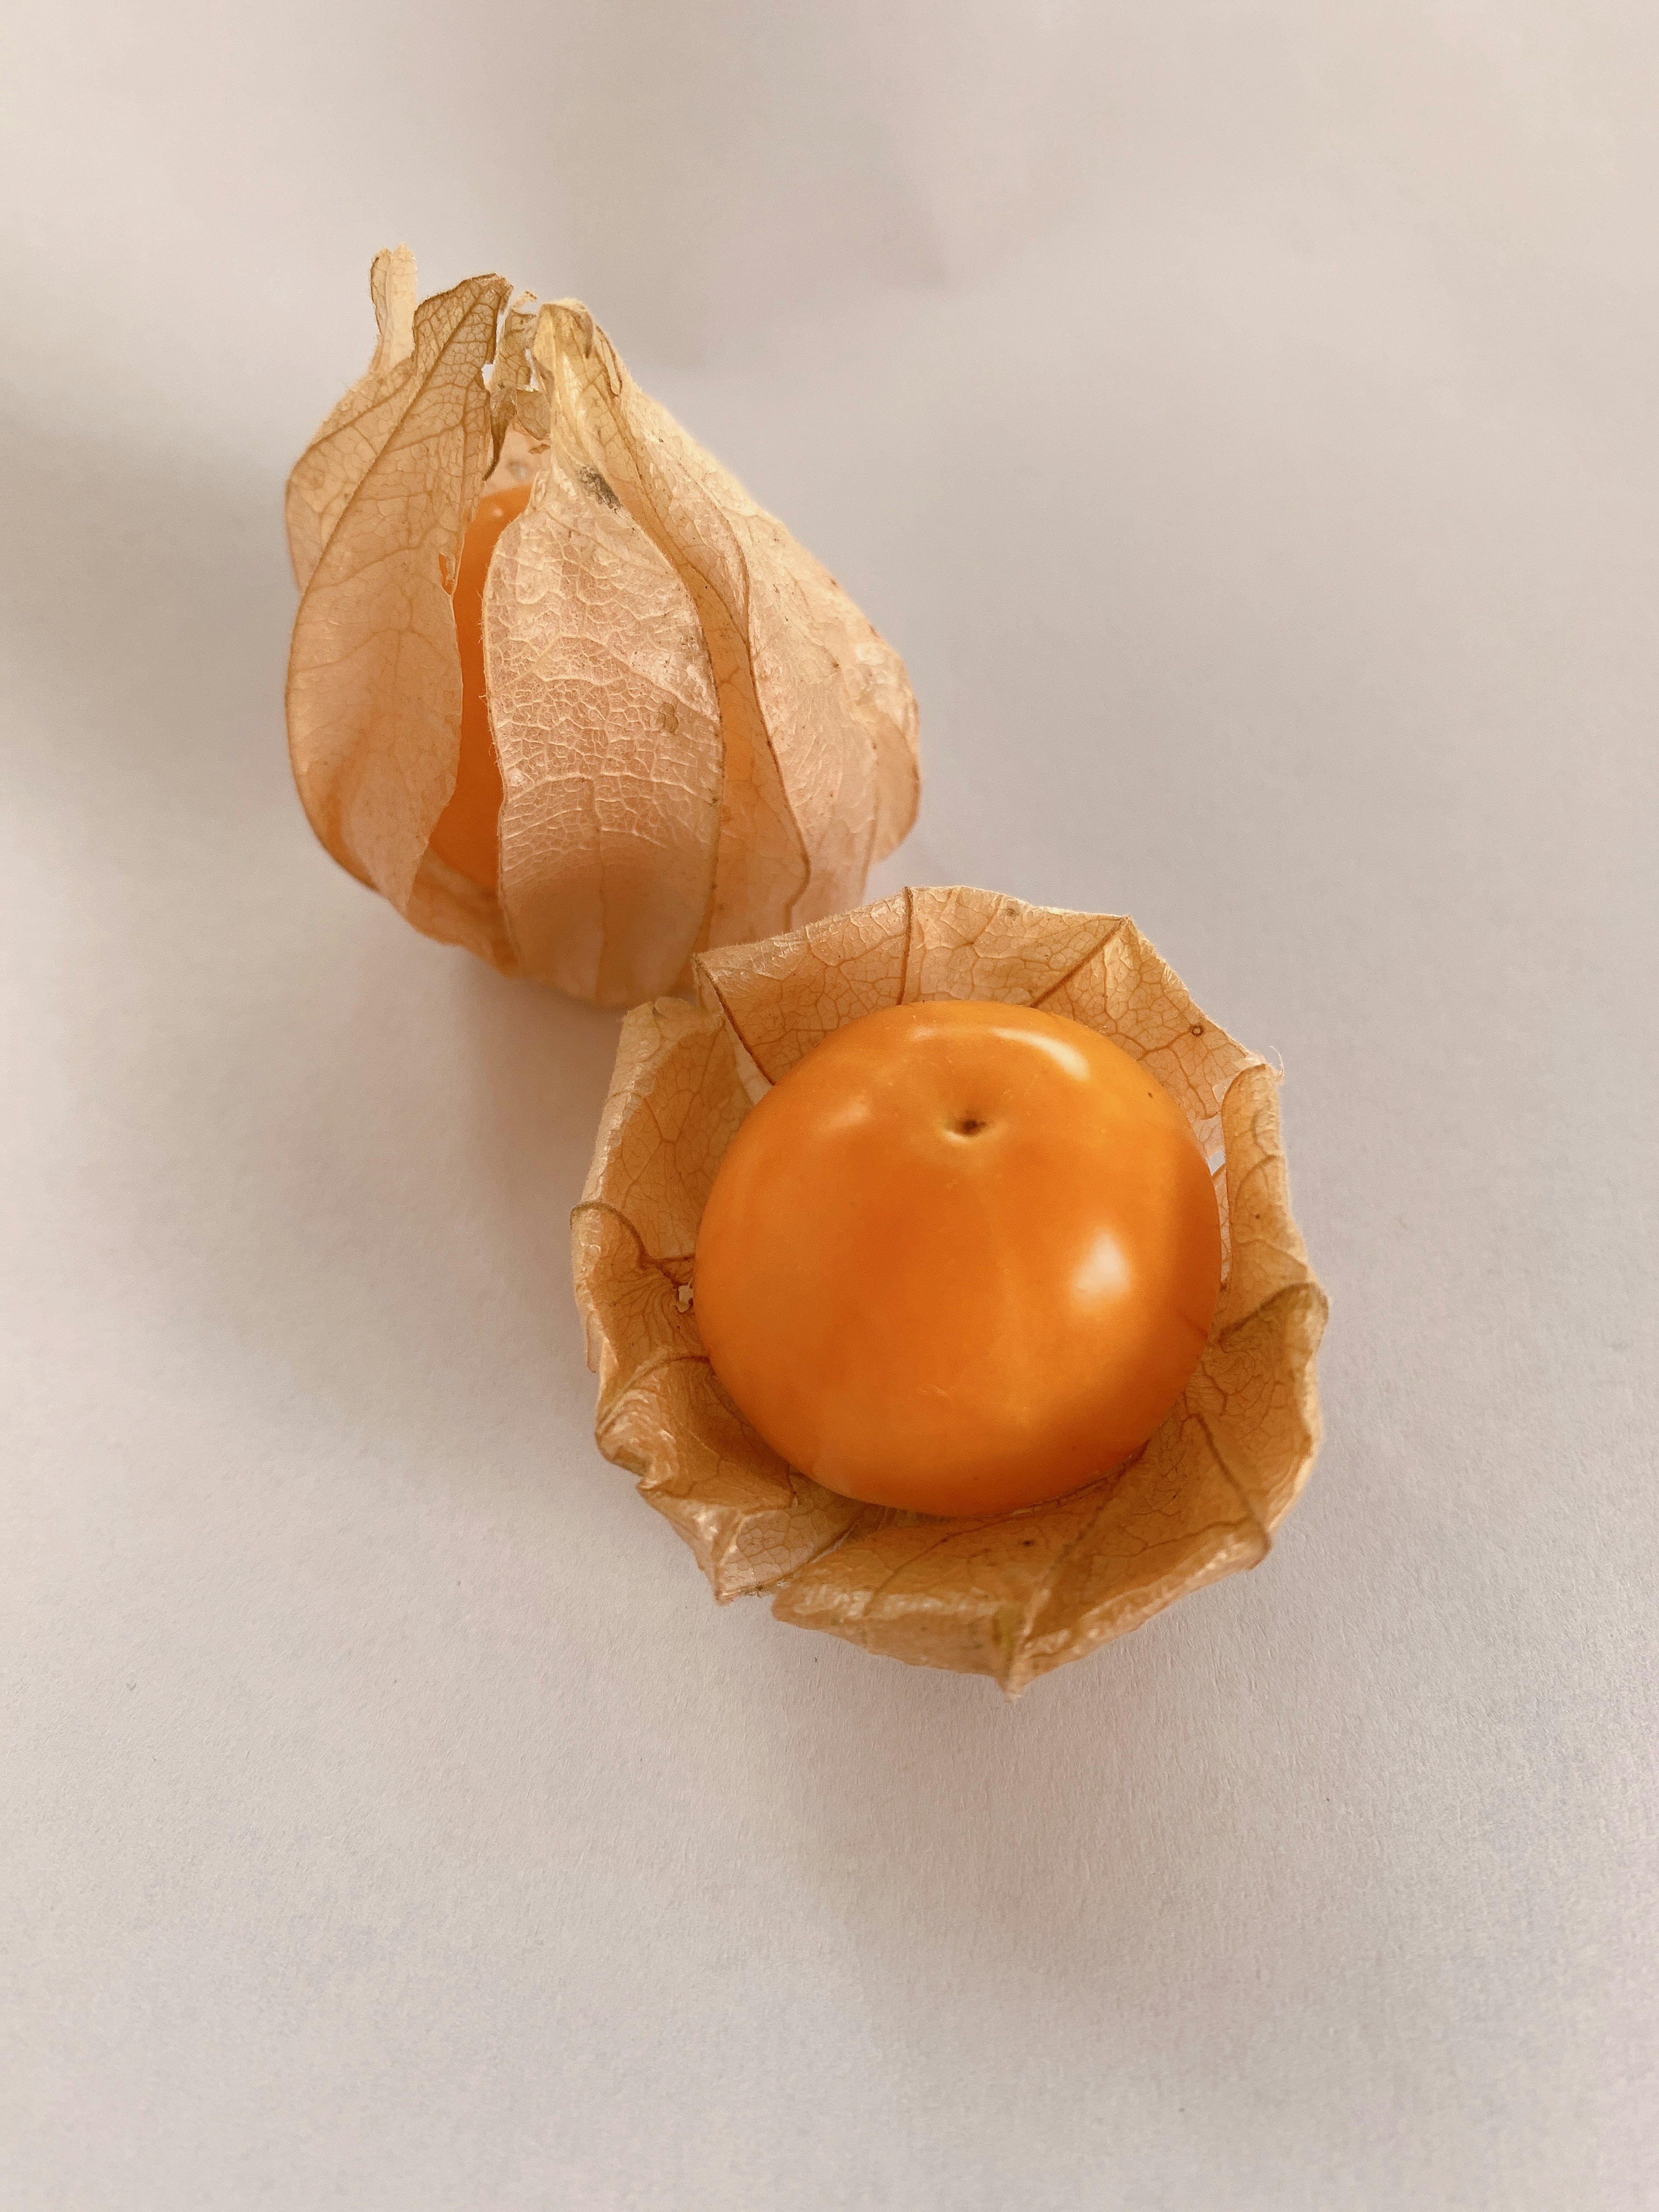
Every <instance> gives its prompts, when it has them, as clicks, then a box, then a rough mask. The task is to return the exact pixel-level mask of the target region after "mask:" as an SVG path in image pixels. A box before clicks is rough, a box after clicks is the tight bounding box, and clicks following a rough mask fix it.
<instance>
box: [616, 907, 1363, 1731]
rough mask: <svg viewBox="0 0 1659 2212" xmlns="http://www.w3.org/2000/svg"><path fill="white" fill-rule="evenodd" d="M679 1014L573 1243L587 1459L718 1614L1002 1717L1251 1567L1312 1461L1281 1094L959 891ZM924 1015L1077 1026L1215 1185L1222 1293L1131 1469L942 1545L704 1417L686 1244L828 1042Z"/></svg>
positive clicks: (789, 947) (720, 956)
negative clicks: (916, 1669)
mask: <svg viewBox="0 0 1659 2212" xmlns="http://www.w3.org/2000/svg"><path fill="white" fill-rule="evenodd" d="M694 967H695V976H696V1004H695V1005H693V1004H690V1003H688V1002H687V1001H686V1000H681V999H677V998H659V999H657V1000H655V1001H654V1002H653V1003H651V1004H648V1005H644V1006H636V1007H635V1008H634V1009H633V1011H632V1012H630V1013H629V1015H628V1016H627V1018H626V1020H625V1021H624V1023H623V1032H622V1038H621V1042H620V1046H619V1049H618V1052H617V1065H616V1071H615V1073H614V1075H613V1077H612V1079H611V1092H610V1097H609V1099H608V1101H607V1103H606V1106H605V1115H604V1118H603V1121H602V1122H601V1125H600V1129H599V1139H598V1144H597V1147H596V1150H595V1153H594V1158H593V1164H592V1170H591V1171H590V1173H589V1176H588V1179H587V1183H586V1188H585V1190H584V1192H583V1195H582V1199H581V1202H580V1205H579V1206H577V1208H576V1211H575V1214H574V1222H573V1247H574V1273H575V1286H576V1297H577V1303H578V1304H579V1306H580V1310H581V1313H582V1316H583V1319H584V1322H585V1325H586V1334H587V1351H588V1361H589V1364H590V1365H591V1366H592V1368H593V1369H594V1370H595V1371H596V1373H597V1374H598V1376H599V1412H598V1422H597V1435H598V1440H599V1448H600V1449H601V1450H602V1451H603V1452H604V1453H605V1456H606V1457H607V1458H609V1459H611V1460H612V1461H614V1462H617V1464H618V1465H619V1466H621V1467H623V1468H627V1469H628V1470H629V1472H630V1473H631V1474H634V1475H635V1476H636V1477H637V1479H638V1482H639V1487H640V1490H641V1493H642V1494H643V1496H644V1497H645V1498H647V1500H648V1501H649V1503H650V1504H653V1506H655V1507H656V1508H657V1510H659V1512H661V1513H663V1514H665V1516H667V1517H668V1519H669V1520H670V1521H671V1522H672V1523H673V1524H674V1526H675V1528H677V1529H678V1531H679V1533H680V1534H681V1535H682V1536H683V1537H684V1539H685V1541H687V1543H689V1544H690V1547H691V1548H692V1550H693V1551H694V1552H695V1553H696V1557H697V1559H698V1562H699V1564H700V1565H702V1569H703V1571H704V1573H705V1574H706V1575H707V1577H708V1581H709V1583H710V1586H711V1588H712V1589H713V1590H714V1595H715V1596H716V1598H718V1599H719V1600H720V1601H722V1602H724V1601H727V1600H729V1599H732V1598H735V1597H738V1596H743V1595H750V1594H754V1593H759V1592H765V1593H767V1594H768V1595H770V1597H771V1599H772V1603H773V1610H774V1612H775V1613H776V1615H777V1617H778V1618H779V1619H780V1620H786V1621H790V1622H793V1624H794V1625H795V1626H799V1627H802V1628H816V1629H822V1630H824V1631H826V1632H829V1634H831V1635H836V1636H841V1637H844V1638H848V1640H849V1641H850V1642H852V1643H854V1644H860V1645H861V1646H862V1647H863V1648H864V1649H865V1650H866V1651H870V1652H873V1653H878V1654H880V1655H883V1656H887V1657H890V1658H896V1659H902V1660H906V1661H908V1662H911V1663H912V1664H915V1665H920V1666H928V1667H944V1668H952V1669H954V1670H956V1671H957V1672H961V1673H967V1674H989V1675H991V1676H993V1677H994V1679H995V1680H997V1681H998V1682H999V1683H1000V1684H1001V1686H1002V1687H1003V1688H1004V1689H1005V1690H1006V1691H1007V1692H1009V1693H1010V1694H1011V1695H1017V1694H1018V1692H1020V1691H1021V1690H1023V1689H1024V1688H1025V1687H1026V1686H1027V1685H1028V1684H1030V1682H1032V1681H1033V1680H1036V1677H1037V1676H1038V1675H1040V1674H1046V1673H1048V1672H1049V1671H1050V1670H1051V1669H1052V1668H1055V1667H1059V1666H1062V1665H1064V1664H1065V1663H1066V1662H1067V1661H1068V1660H1072V1659H1080V1658H1082V1657H1084V1656H1085V1655H1086V1654H1087V1653H1088V1652H1091V1651H1092V1650H1094V1649H1095V1648H1096V1646H1097V1644H1103V1643H1105V1642H1107V1641H1108V1640H1109V1638H1113V1637H1115V1636H1121V1635H1123V1634H1125V1633H1126V1632H1127V1631H1128V1630H1130V1629H1132V1628H1136V1627H1139V1625H1140V1624H1141V1623H1142V1622H1143V1621H1144V1620H1147V1619H1149V1618H1150V1616H1151V1615H1152V1614H1153V1613H1157V1612H1158V1611H1160V1610H1161V1609H1162V1608H1163V1607H1164V1606H1167V1605H1169V1604H1170V1603H1172V1602H1173V1601H1175V1600H1176V1598H1178V1597H1182V1596H1185V1595H1187V1594H1188V1592H1189V1591H1192V1590H1195V1589H1200V1588H1202V1586H1203V1585H1204V1584H1205V1583H1212V1582H1215V1581H1217V1580H1218V1579H1219V1577H1222V1576H1223V1575H1227V1574H1231V1572H1233V1571H1234V1570H1235V1569H1237V1568H1240V1567H1250V1566H1255V1565H1256V1564H1257V1562H1258V1561H1259V1560H1261V1559H1263V1558H1264V1557H1265V1556H1266V1554H1267V1550H1268V1547H1269V1546H1270V1544H1271V1542H1272V1541H1273V1531H1274V1530H1275V1529H1276V1528H1278V1526H1279V1522H1281V1521H1282V1520H1283V1519H1284V1517H1285V1515H1286V1514H1287V1513H1288V1512H1289V1511H1290V1510H1291V1506H1292V1504H1294V1503H1295V1501H1296V1498H1297V1493H1298V1492H1299V1491H1300V1489H1301V1487H1302V1485H1303V1483H1304V1480H1306V1478H1307V1474H1308V1472H1309V1469H1310V1467H1311V1465H1312V1463H1313V1459H1314V1455H1315V1453H1316V1449H1317V1447H1318V1441H1319V1409H1318V1401H1317V1396H1316V1387H1315V1374H1314V1361H1315V1354H1316V1351H1317V1348H1318V1345H1319V1340H1320V1337H1321V1334H1322V1331H1323V1328H1324V1325H1325V1314H1326V1301H1325V1295H1324V1292H1323V1291H1322V1290H1321V1288H1320V1286H1319V1284H1318V1283H1317V1282H1316V1279H1315V1278H1314V1276H1313V1274H1312V1273H1311V1271H1310V1267H1309V1265H1308V1259H1307V1254H1306V1252H1305V1250H1304V1246H1303V1242H1302V1238H1301V1237H1300V1235H1299V1234H1298V1232H1297V1226H1296V1223H1295V1221H1294V1220H1293V1219H1292V1218H1291V1207H1290V1193H1289V1185H1288V1181H1287V1177H1286V1172H1285V1158H1284V1154H1283V1152H1282V1150H1281V1147H1280V1144H1279V1104H1278V1084H1277V1079H1276V1078H1275V1076H1274V1074H1273V1071H1272V1070H1271V1069H1270V1068H1269V1067H1268V1066H1267V1064H1266V1062H1265V1061H1264V1060H1262V1059H1261V1056H1260V1055H1259V1054H1255V1053H1253V1052H1250V1051H1249V1050H1248V1049H1247V1048H1245V1047H1244V1046H1243V1045H1241V1044H1238V1043H1237V1042H1235V1041H1234V1040H1233V1038H1231V1036H1228V1035H1227V1033H1226V1031H1225V1030H1222V1029H1221V1028H1219V1027H1218V1025H1217V1024H1215V1023H1214V1022H1212V1021H1211V1020H1210V1019H1209V1018H1208V1017H1207V1016H1206V1015H1205V1014H1203V1013H1202V1012H1200V1010H1199V1009H1198V1008H1197V1007H1196V1006H1194V1003H1193V1001H1192V1000H1191V998H1190V997H1189V996H1188V993H1187V991H1186V990H1185V988H1184V987H1183V986H1182V983H1181V981H1180V979H1179V978H1178V977H1177V976H1176V975H1175V973H1174V972H1173V970H1172V969H1170V968H1169V967H1168V966H1167V965H1166V963H1164V961H1163V960H1161V959H1160V958H1159V957H1158V954H1157V953H1156V952H1155V951H1154V950H1153V949H1152V946H1151V945H1149V944H1148V943H1147V941H1146V939H1145V938H1144V937H1143V936H1142V935H1141V934H1140V933H1139V930H1138V929H1136V927H1135V926H1134V924H1133V922H1132V921H1128V920H1127V919H1126V918H1124V917H1123V916H1121V915H1089V914H1073V913H1067V912H1063V911H1060V910H1059V909H1056V908H1049V907H1036V906H1029V905H1025V904H1024V903H1022V902H1020V901H1018V900H1017V899H1012V898H1006V897H1003V896H1000V895H999V894H996V893H994V892H989V891H982V890H967V889H962V888H957V889H951V890H907V891H905V892H903V893H902V894H900V895H899V896H896V897H893V898H889V899H884V900H883V901H881V902H878V903H877V904H875V905H872V906H866V907H864V908H860V909H859V910H857V911H856V912H854V913H850V914H842V915H835V916H833V917H832V918H829V919H828V920H824V921H816V922H813V923H811V925H810V926H808V927H805V928H804V929H800V930H797V931H794V932H793V933H788V934H786V935H781V936H776V937H773V938H771V939H768V940H766V941H764V942H763V943H758V944H749V945H737V946H733V947H730V948H728V949H726V950H722V951H708V952H705V953H703V954H702V955H701V956H700V957H698V959H697V960H696V963H694ZM938 999H986V1000H1001V1001H1003V1002H1005V1003H1006V1004H1008V1005H1013V1006H1041V1007H1043V1008H1045V1009H1046V1010H1047V1011H1048V1012H1050V1013H1054V1014H1063V1015H1066V1016H1068V1017H1070V1018H1072V1019H1073V1020H1074V1021H1080V1022H1084V1023H1086V1024H1088V1026H1089V1027H1090V1028H1091V1029H1093V1030H1097V1031H1098V1032H1099V1033H1100V1035H1102V1036H1105V1037H1109V1038H1110V1039H1111V1040H1112V1041H1113V1042H1115V1043H1116V1044H1118V1045H1121V1047H1122V1048H1124V1050H1126V1051H1127V1052H1129V1053H1131V1054H1133V1056H1134V1057H1135V1058H1136V1059H1138V1060H1141V1061H1143V1062H1144V1063H1145V1064H1146V1066H1147V1067H1148V1069H1150V1070H1151V1071H1152V1073H1155V1074H1156V1075H1157V1076H1158V1079H1159V1080H1160V1081H1161V1082H1162V1083H1163V1084H1164V1085H1165V1087H1166V1088H1167V1089H1168V1090H1169V1091H1170V1093H1171V1094H1172V1095H1173V1097H1175V1099H1176V1102H1177V1103H1178V1104H1179V1105H1180V1106H1181V1108H1182V1111H1183V1112H1184V1113H1185V1114H1186V1115H1187V1117H1188V1121H1189V1122H1190V1123H1191V1125H1192V1127H1193V1131H1194V1135H1195V1136H1196V1137H1197V1139H1198V1141H1199V1143H1200V1146H1201V1147H1202V1149H1203V1151H1204V1152H1205V1154H1206V1158H1208V1160H1209V1162H1210V1165H1211V1170H1212V1176H1213V1177H1214V1181H1215V1188H1216V1195H1217V1200H1218V1205H1219V1207H1220V1212H1221V1222H1222V1233H1223V1242H1224V1251H1225V1273H1224V1278H1223V1285H1222V1291H1221V1297H1220V1300H1219V1303H1218V1306H1217V1308H1216V1313H1215V1318H1214V1322H1213V1323H1212V1328H1211V1331H1210V1336H1209V1341H1208V1343H1207V1345H1206V1348H1205V1351H1204V1353H1203V1356H1202V1357H1201V1358H1200V1362H1199V1364H1198V1366H1197V1368H1196V1370H1194V1374H1193V1376H1192V1377H1191V1379H1190V1381H1189V1382H1188V1384H1187V1387H1186V1389H1185V1390H1184V1391H1183V1392H1182V1396H1181V1398H1180V1400H1179V1401H1178V1402H1177V1403H1176V1406H1175V1407H1174V1408H1173V1410H1172V1411H1171V1412H1170V1413H1169V1415H1168V1416H1167V1417H1166V1419H1164V1422H1163V1424H1162V1425H1161V1426H1160V1427H1159V1428H1158V1430H1157V1431H1155V1432H1154V1434H1153V1435H1152V1438H1151V1439H1150V1441H1149V1442H1148V1443H1146V1445H1145V1446H1144V1447H1143V1448H1142V1449H1141V1450H1140V1451H1139V1452H1138V1453H1136V1454H1135V1455H1133V1458H1131V1459H1130V1460H1129V1461H1128V1462H1126V1463H1125V1464H1124V1465H1122V1466H1121V1467H1118V1468H1114V1469H1111V1470H1109V1471H1108V1472H1105V1473H1103V1475H1102V1477H1101V1478H1100V1480H1097V1481H1096V1482H1094V1483H1092V1484H1091V1485H1090V1486H1088V1487H1087V1488H1086V1489H1084V1490H1079V1491H1076V1492H1073V1494H1072V1495H1070V1496H1069V1497H1066V1498H1061V1499H1060V1500H1059V1501H1058V1502H1057V1503H1055V1504H1050V1505H1042V1506H1037V1507H1034V1508H1030V1509H1028V1510H1024V1511H1021V1512H1018V1513H1012V1514H1006V1515H1002V1516H997V1517H995V1518H993V1519H981V1520H939V1519H933V1518H930V1517H928V1516H922V1515H918V1514H914V1513H902V1512H896V1511H893V1510H886V1509H881V1508H876V1507H871V1506H866V1505H860V1504H855V1503H854V1502H853V1501H852V1500H851V1499H848V1498H841V1497H837V1496H836V1495H835V1494H834V1493H833V1492H829V1491H827V1490H825V1489H823V1488H822V1487H821V1486H819V1485H818V1484H817V1483H816V1482H813V1481H811V1480H809V1479H808V1478H807V1477H806V1476H805V1475H803V1474H799V1472H797V1471H796V1470H795V1469H793V1468H790V1467H787V1465H785V1463H784V1462H782V1461H781V1459H780V1458H779V1457H778V1456H777V1455H776V1454H775V1453H774V1452H773V1451H772V1450H771V1449H769V1447H768V1446H767V1445H766V1444H765V1443H763V1442H762V1440H761V1439H760V1437H758V1436H757V1434H756V1433H755V1431H753V1429H751V1428H750V1426H749V1425H748V1423H747V1422H746V1421H745V1420H744V1418H743V1416H742V1415H741V1414H740V1413H738V1411H737V1409H736V1407H734V1406H733V1405H732V1402H731V1401H730V1400H729V1399H728V1398H727V1397H726V1394H725V1393H724V1391H723V1390H722V1389H721V1388H720V1383H718V1382H717V1381H716V1379H715V1377H714V1373H713V1370H711V1368H710V1366H709V1364H708V1357H707V1355H706V1353H705V1352H704V1351H703V1349H702V1342H701V1340H700V1339H699V1337H698V1334H697V1322H696V1311H695V1310H694V1307H693V1304H692V1301H691V1293H690V1284H691V1270H692V1256H693V1253H694V1250H695V1248H696V1234H697V1225H698V1222H699V1220H700V1218H701V1217H702V1206H703V1203H704V1201H705V1200H706V1199H707V1197H708V1191H709V1188H710V1187H711V1185H712V1183H713V1181H714V1174H715V1171H716V1170H717V1169H718V1168H719V1166H720V1160H721V1158H722V1157H723V1155H724V1153H725V1151H726V1146H727V1145H728V1144H730V1142H731V1140H732V1136H733V1135H734V1133H736V1131H737V1129H738V1126H739V1124H740V1123H741V1121H743V1118H744V1115H745V1114H746V1113H747V1112H748V1111H749V1109H750V1105H751V1104H752V1103H754V1102H755V1100H756V1099H757V1098H758V1097H762V1096H763V1095H764V1093H765V1091H766V1090H767V1088H768V1087H769V1085H771V1084H772V1083H775V1082H776V1081H777V1080H778V1079H779V1078H780V1077H781V1076H783V1075H785V1074H786V1073H787V1072H788V1070H789V1069H790V1068H792V1067H793V1066H795V1064H796V1063H797V1061H799V1060H800V1059H801V1058H802V1056H803V1055H804V1054H806V1053H808V1052H810V1051H811V1048H812V1047H813V1046H814V1045H815V1044H817V1043H818V1042H820V1041H821V1040H822V1039H823V1037H824V1036H827V1035H828V1034H829V1032H830V1031H831V1030H835V1029H837V1028H840V1027H841V1026H842V1024H845V1023H848V1022H850V1021H854V1020H856V1019H857V1018H859V1017H860V1015H863V1014H867V1013H872V1012H875V1011H876V1010H877V1009H878V1008H879V1007H884V1006H897V1005H902V1004H908V1003H912V1002H915V1001H918V1000H938Z"/></svg>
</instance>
